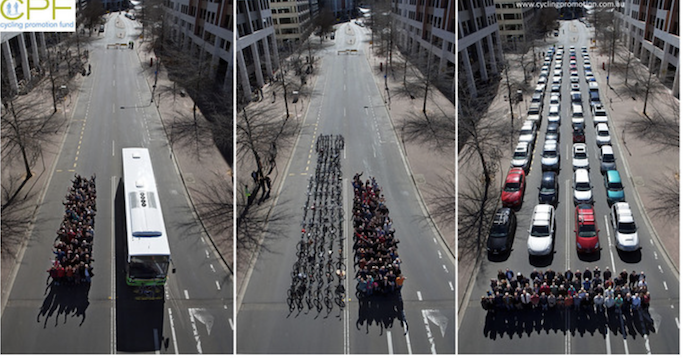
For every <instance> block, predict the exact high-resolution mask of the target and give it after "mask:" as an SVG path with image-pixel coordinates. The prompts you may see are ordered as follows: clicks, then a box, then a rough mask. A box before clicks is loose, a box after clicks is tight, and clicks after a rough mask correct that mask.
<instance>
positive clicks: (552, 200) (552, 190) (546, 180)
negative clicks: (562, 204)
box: [539, 172, 558, 207]
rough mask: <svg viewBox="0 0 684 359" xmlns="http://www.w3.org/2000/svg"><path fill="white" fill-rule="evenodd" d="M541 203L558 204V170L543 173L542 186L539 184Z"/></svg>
mask: <svg viewBox="0 0 684 359" xmlns="http://www.w3.org/2000/svg"><path fill="white" fill-rule="evenodd" d="M539 203H544V204H550V205H552V206H554V207H555V206H557V205H558V178H557V176H556V172H544V173H542V180H541V186H539Z"/></svg>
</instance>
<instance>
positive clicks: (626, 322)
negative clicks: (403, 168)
mask: <svg viewBox="0 0 684 359" xmlns="http://www.w3.org/2000/svg"><path fill="white" fill-rule="evenodd" d="M560 24H561V26H560V29H559V34H560V35H559V37H558V38H555V39H556V45H564V47H565V53H564V55H563V65H562V68H563V75H562V83H561V101H560V104H561V106H560V117H561V122H560V136H559V139H560V140H559V143H560V152H561V157H560V171H559V175H558V184H559V196H558V198H559V203H558V206H557V207H556V211H555V219H556V229H555V242H554V247H553V251H552V254H551V255H549V256H546V257H544V258H539V257H533V256H530V255H528V251H527V237H528V228H529V225H530V220H531V216H532V211H533V208H534V207H535V205H536V204H537V203H538V193H539V191H538V189H537V187H539V185H540V182H541V172H542V171H541V153H542V149H543V147H544V146H543V141H544V135H545V133H546V129H547V126H548V121H546V119H547V118H548V113H549V107H550V106H549V98H550V97H551V86H552V85H551V83H549V84H548V86H547V88H546V90H545V97H544V99H543V103H544V108H543V112H542V122H541V123H542V124H541V126H540V128H539V130H538V132H537V138H536V146H534V156H533V159H532V165H531V167H530V171H529V174H528V175H527V176H526V183H527V189H526V192H525V194H524V200H523V203H522V206H521V208H520V209H519V210H518V211H517V221H518V226H517V230H516V233H515V240H514V242H513V250H512V251H511V253H510V255H507V256H503V258H485V259H483V260H482V262H481V265H480V267H479V268H476V269H475V273H474V275H475V276H476V277H475V280H474V281H473V283H472V287H471V288H468V290H469V294H468V298H469V300H468V301H467V302H465V303H459V305H460V306H464V305H465V306H467V307H466V308H463V310H461V311H460V315H459V328H460V330H459V334H458V335H459V350H458V352H459V353H461V354H475V353H477V354H485V353H501V354H503V353H506V354H508V353H520V354H522V353H536V354H541V353H544V354H603V353H606V354H651V353H652V354H661V353H663V354H664V353H668V354H675V353H679V319H678V318H679V274H678V272H677V269H676V268H674V267H673V265H672V264H671V262H670V261H669V259H668V256H667V253H666V252H665V250H664V249H663V245H662V244H661V243H660V242H659V240H658V238H656V236H655V235H654V231H653V228H651V226H650V222H649V221H647V220H646V219H645V214H644V213H643V204H642V203H640V202H639V201H640V199H639V198H637V196H635V188H634V183H633V181H632V180H631V179H632V174H631V173H630V170H629V167H627V166H625V158H626V156H627V153H625V148H624V142H623V139H624V138H623V137H622V136H624V135H621V133H620V131H619V130H618V128H620V127H618V126H616V124H615V123H614V121H615V119H614V118H612V117H611V114H612V110H611V108H610V106H609V99H608V95H609V93H608V92H607V91H606V87H605V86H601V87H600V91H599V92H600V96H601V101H602V102H603V105H604V107H605V108H606V109H607V113H608V118H609V120H608V126H609V129H610V135H611V145H612V147H613V149H614V150H615V157H616V162H617V170H618V171H619V173H620V175H621V178H622V183H623V185H624V193H625V201H626V202H628V203H629V204H630V207H631V209H632V212H633V214H634V221H635V223H636V225H637V227H638V236H639V241H640V245H641V249H640V250H639V251H636V252H622V251H618V250H617V249H616V239H615V232H614V230H613V228H612V226H611V224H610V206H609V204H608V202H607V195H606V189H605V188H604V177H603V175H602V173H601V171H600V159H599V150H600V149H599V147H598V146H597V145H596V130H595V129H594V128H593V120H592V115H591V106H590V103H589V87H588V83H587V82H586V81H585V76H584V70H583V69H582V67H583V65H582V56H581V47H582V46H587V47H588V48H590V50H589V51H590V52H592V51H595V50H594V49H591V45H592V44H591V43H590V39H591V37H592V35H591V31H589V30H588V29H587V27H586V26H585V25H583V24H581V23H580V22H579V21H577V20H572V21H560ZM549 44H553V41H551V42H549ZM570 46H574V47H575V51H576V54H577V55H576V56H577V67H578V73H579V79H580V80H579V86H580V91H581V95H582V107H583V114H584V121H585V124H586V125H585V134H586V140H585V143H586V144H587V149H588V155H589V164H590V169H591V170H590V171H589V174H590V181H591V184H592V185H593V189H592V192H593V199H594V203H593V205H594V211H595V215H596V221H597V226H598V228H599V232H598V236H599V243H600V246H601V250H600V251H599V253H598V254H596V255H579V254H578V253H577V251H576V244H575V233H574V230H575V228H574V222H575V218H574V211H575V207H574V204H573V187H572V186H573V167H572V144H573V139H572V127H571V113H572V103H571V94H570V75H569V62H570V55H569V52H570V50H569V48H570ZM544 50H546V49H544ZM592 56H593V55H592ZM594 62H595V61H593V60H592V63H591V67H592V70H593V73H594V76H596V77H598V76H604V78H605V72H604V71H599V70H600V69H601V66H602V64H601V63H594ZM553 64H554V61H553V60H552V61H551V66H550V68H551V69H550V72H551V73H553ZM551 77H552V76H551V75H550V76H549V82H550V79H551ZM536 80H537V76H535V77H534V78H533V80H532V82H533V83H535V82H536ZM521 106H522V105H521ZM523 112H524V111H523ZM502 167H503V168H504V173H505V172H507V171H508V163H507V161H503V162H502ZM487 230H488V229H487ZM595 266H598V267H599V268H600V269H601V270H604V269H605V268H606V267H608V268H610V270H611V271H612V273H613V276H615V275H617V273H619V272H621V271H622V270H623V269H626V270H627V271H628V272H629V273H631V272H632V271H633V270H634V271H636V272H637V273H640V272H642V271H643V272H644V273H645V274H646V279H647V282H648V290H649V291H650V293H651V298H652V300H651V306H650V308H649V309H648V310H647V311H644V312H641V313H639V314H634V315H629V314H626V315H622V316H620V315H616V314H610V315H607V316H604V315H597V314H594V313H593V312H591V313H590V310H588V311H577V310H568V309H563V310H553V311H549V312H547V313H544V314H542V313H541V311H540V310H538V311H536V312H517V313H516V312H511V313H502V312H498V313H497V314H496V315H492V314H488V313H487V312H486V311H484V310H483V309H482V307H481V306H480V298H481V296H483V295H486V293H487V291H489V290H490V285H489V284H490V279H492V278H496V276H497V272H498V270H506V268H510V269H511V270H513V271H514V272H516V273H517V272H521V273H522V274H523V275H525V276H529V275H530V273H531V272H532V271H533V269H535V268H536V269H539V270H540V271H542V272H543V271H545V270H546V269H548V268H551V269H553V270H555V271H563V272H564V271H565V270H567V269H570V270H571V271H573V272H575V271H576V270H581V271H584V269H585V268H586V267H589V269H591V270H593V269H594V267H595ZM474 328H475V330H473V329H474Z"/></svg>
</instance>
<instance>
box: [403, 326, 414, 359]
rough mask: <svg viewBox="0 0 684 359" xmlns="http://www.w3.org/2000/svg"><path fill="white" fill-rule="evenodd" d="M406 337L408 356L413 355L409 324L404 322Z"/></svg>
mask: <svg viewBox="0 0 684 359" xmlns="http://www.w3.org/2000/svg"><path fill="white" fill-rule="evenodd" d="M404 337H406V347H407V348H408V354H409V355H413V349H411V337H410V336H409V331H408V323H406V322H404Z"/></svg>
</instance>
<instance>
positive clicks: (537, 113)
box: [487, 45, 639, 256]
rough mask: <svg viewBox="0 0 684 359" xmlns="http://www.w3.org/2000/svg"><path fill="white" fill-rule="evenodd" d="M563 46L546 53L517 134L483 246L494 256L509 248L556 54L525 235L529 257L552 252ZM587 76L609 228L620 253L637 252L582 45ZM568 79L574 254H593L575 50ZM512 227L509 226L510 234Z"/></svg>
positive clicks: (593, 229) (594, 242) (592, 220)
mask: <svg viewBox="0 0 684 359" xmlns="http://www.w3.org/2000/svg"><path fill="white" fill-rule="evenodd" d="M563 51H564V49H563V47H562V45H561V46H559V49H558V52H556V51H555V49H554V48H551V49H549V52H548V53H547V58H546V59H545V63H544V67H543V68H542V74H541V75H540V79H539V81H538V83H537V87H536V89H535V93H534V94H533V97H532V104H531V106H530V108H529V110H528V117H527V120H526V121H525V123H524V124H523V126H522V128H521V130H520V136H519V139H518V144H517V145H516V148H515V151H514V154H513V159H512V161H511V167H512V168H511V169H510V171H509V173H508V175H507V176H506V182H505V184H504V188H503V191H502V195H501V199H502V204H503V206H504V208H501V209H499V210H498V211H497V213H496V215H495V218H494V221H493V224H492V229H491V231H490V237H489V240H488V244H487V248H488V250H489V251H490V253H492V254H498V253H500V252H505V251H508V250H510V248H511V246H512V242H513V238H514V236H515V228H516V227H517V220H516V216H515V212H514V211H513V209H512V208H520V206H521V205H522V200H523V197H524V192H525V187H526V184H525V176H526V174H527V173H528V172H529V168H530V165H531V162H532V153H533V150H534V148H533V147H534V144H535V142H536V134H537V130H538V128H539V126H540V124H541V114H542V110H543V103H544V101H543V100H544V96H545V91H546V84H547V83H548V75H549V73H548V66H550V60H551V59H552V58H554V56H555V59H556V60H555V61H556V63H555V67H554V78H553V80H552V88H551V98H550V100H549V103H550V108H549V116H548V125H547V132H546V135H545V139H544V148H543V150H542V156H541V157H542V158H541V164H542V180H541V185H540V187H539V198H538V199H539V204H538V205H536V206H535V207H534V210H533V213H532V219H531V221H530V228H529V231H528V232H529V236H528V252H529V254H530V255H535V256H536V255H539V256H542V255H548V254H550V253H551V251H552V250H553V242H554V231H555V225H556V224H555V207H556V206H557V204H558V179H557V171H559V169H560V151H559V145H558V142H559V139H560V133H559V132H560V123H561V116H560V98H561V91H560V83H561V81H562V61H563ZM582 56H583V58H584V70H585V77H586V79H587V83H588V87H589V98H590V103H591V112H592V117H593V124H594V126H595V129H596V144H597V146H598V147H599V149H600V159H601V173H602V174H604V187H605V189H606V194H607V200H608V204H609V205H610V206H611V224H612V226H613V229H614V231H615V237H616V242H617V247H618V249H620V250H625V251H629V250H636V249H638V248H639V244H638V237H637V233H636V225H634V219H633V216H632V213H631V210H630V208H629V204H628V203H626V202H624V200H625V198H624V189H623V186H622V180H621V179H620V174H619V172H618V171H617V170H616V166H615V156H614V153H613V149H612V147H611V139H610V132H609V129H608V116H607V113H606V111H605V109H604V108H603V105H602V104H601V102H600V97H599V93H598V84H597V82H596V80H595V78H594V77H593V74H592V72H591V64H590V61H589V55H588V53H587V49H586V47H582ZM570 79H571V96H572V120H571V124H572V128H573V147H572V150H573V151H572V153H573V158H572V164H573V202H574V205H575V213H574V221H575V234H576V247H577V251H578V252H595V251H598V250H599V249H600V244H599V240H598V232H599V230H598V227H597V224H596V216H595V213H594V208H593V202H594V198H593V194H592V188H593V186H592V185H591V181H590V177H589V154H588V148H587V145H586V144H585V143H584V142H585V135H584V128H585V120H584V113H583V108H582V97H581V92H580V87H579V76H578V73H577V67H576V55H575V49H574V47H570ZM511 228H513V229H512V230H511Z"/></svg>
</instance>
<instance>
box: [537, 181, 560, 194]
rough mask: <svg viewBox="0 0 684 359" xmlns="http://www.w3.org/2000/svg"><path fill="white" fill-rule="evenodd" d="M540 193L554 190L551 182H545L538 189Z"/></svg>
mask: <svg viewBox="0 0 684 359" xmlns="http://www.w3.org/2000/svg"><path fill="white" fill-rule="evenodd" d="M539 192H540V193H544V194H549V193H554V192H556V188H554V186H553V185H552V184H551V183H548V184H545V185H544V186H542V187H541V188H540V189H539Z"/></svg>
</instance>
